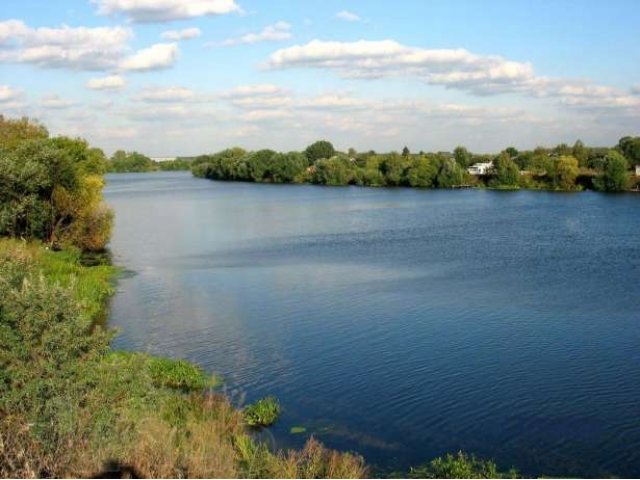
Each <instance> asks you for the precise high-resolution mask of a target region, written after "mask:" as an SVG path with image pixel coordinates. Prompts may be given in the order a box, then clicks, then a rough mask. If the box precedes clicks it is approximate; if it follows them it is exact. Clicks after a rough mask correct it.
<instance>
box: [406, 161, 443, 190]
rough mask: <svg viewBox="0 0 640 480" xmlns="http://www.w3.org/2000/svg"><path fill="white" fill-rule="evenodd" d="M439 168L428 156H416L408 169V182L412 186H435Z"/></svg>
mask: <svg viewBox="0 0 640 480" xmlns="http://www.w3.org/2000/svg"><path fill="white" fill-rule="evenodd" d="M437 174H438V170H437V167H436V165H435V164H434V162H432V161H431V160H430V159H429V158H428V157H426V156H420V157H418V158H414V159H413V160H412V161H411V164H410V165H409V168H408V169H407V173H406V177H407V183H408V184H409V186H411V187H421V188H431V187H433V184H434V181H435V178H436V175H437Z"/></svg>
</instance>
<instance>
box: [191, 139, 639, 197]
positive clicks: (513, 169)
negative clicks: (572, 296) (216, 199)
mask: <svg viewBox="0 0 640 480" xmlns="http://www.w3.org/2000/svg"><path fill="white" fill-rule="evenodd" d="M478 163H486V164H490V167H489V168H488V170H487V171H486V172H485V173H483V174H481V175H472V174H471V173H469V171H468V169H469V167H470V166H471V165H474V164H478ZM636 164H640V137H623V138H622V139H620V141H619V142H618V145H616V146H615V147H612V148H599V147H587V146H585V145H584V144H583V143H582V142H581V141H580V140H578V141H576V143H575V144H574V145H573V146H569V145H566V144H561V145H558V146H556V147H553V148H545V147H538V148H536V149H534V150H525V151H519V150H517V149H516V148H514V147H508V148H506V149H505V150H503V151H502V152H500V153H499V154H495V155H486V154H474V153H472V152H470V151H469V150H467V149H466V148H465V147H463V146H459V147H456V148H455V149H454V151H453V152H436V153H426V152H419V153H417V154H413V153H411V152H410V151H409V149H408V148H407V147H404V148H403V149H402V152H401V153H398V152H390V153H376V152H375V151H368V152H357V151H355V150H354V149H349V150H348V151H347V152H339V151H336V150H335V148H334V147H333V145H332V144H331V143H330V142H328V141H326V140H320V141H317V142H315V143H313V144H311V145H309V146H308V147H307V148H306V149H305V150H304V151H302V152H295V151H293V152H287V153H281V152H275V151H273V150H268V149H264V150H257V151H246V150H244V149H242V148H240V147H234V148H229V149H226V150H222V151H220V152H217V153H214V154H210V155H200V156H198V157H196V158H195V159H193V161H192V163H191V169H192V173H193V174H194V175H195V176H197V177H202V178H209V179H213V180H228V181H247V182H263V183H313V184H318V185H334V186H338V185H360V186H377V187H383V186H405V187H418V188H456V187H486V188H502V189H517V188H528V189H548V190H582V189H593V190H599V191H608V192H616V191H623V190H627V189H631V188H636V189H637V188H638V184H639V183H640V182H639V180H638V177H637V176H635V175H634V174H633V171H632V167H633V166H635V165H636Z"/></svg>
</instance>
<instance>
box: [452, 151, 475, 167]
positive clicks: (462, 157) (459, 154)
mask: <svg viewBox="0 0 640 480" xmlns="http://www.w3.org/2000/svg"><path fill="white" fill-rule="evenodd" d="M453 158H455V159H456V162H457V163H458V165H460V166H461V167H462V168H467V167H468V166H469V165H471V158H472V155H471V153H470V152H469V150H467V149H466V148H465V147H463V146H462V145H458V146H457V147H456V148H454V149H453Z"/></svg>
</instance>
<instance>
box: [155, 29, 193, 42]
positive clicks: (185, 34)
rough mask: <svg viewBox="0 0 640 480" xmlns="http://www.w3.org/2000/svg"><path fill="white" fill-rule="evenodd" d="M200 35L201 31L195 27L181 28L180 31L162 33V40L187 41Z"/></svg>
mask: <svg viewBox="0 0 640 480" xmlns="http://www.w3.org/2000/svg"><path fill="white" fill-rule="evenodd" d="M201 35H202V30H200V29H199V28H197V27H192V28H183V29H182V30H167V31H166V32H162V38H166V39H167V40H176V41H178V40H189V39H191V38H197V37H199V36H201Z"/></svg>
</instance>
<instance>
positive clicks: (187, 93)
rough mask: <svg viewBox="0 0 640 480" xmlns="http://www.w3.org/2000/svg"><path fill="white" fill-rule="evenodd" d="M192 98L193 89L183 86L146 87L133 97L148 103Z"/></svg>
mask: <svg viewBox="0 0 640 480" xmlns="http://www.w3.org/2000/svg"><path fill="white" fill-rule="evenodd" d="M193 98H194V92H193V90H190V89H188V88H184V87H147V88H145V89H144V90H142V91H141V92H140V93H139V94H138V95H137V96H136V97H135V99H136V100H140V101H143V102H149V103H169V102H184V101H188V100H191V99H193Z"/></svg>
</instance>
